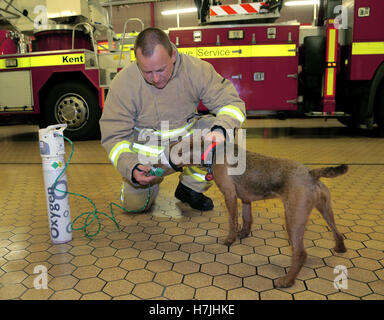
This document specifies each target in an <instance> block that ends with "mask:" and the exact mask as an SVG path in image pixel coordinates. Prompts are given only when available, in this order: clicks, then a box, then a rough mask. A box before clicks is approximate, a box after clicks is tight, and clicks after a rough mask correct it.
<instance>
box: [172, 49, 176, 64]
mask: <svg viewBox="0 0 384 320" xmlns="http://www.w3.org/2000/svg"><path fill="white" fill-rule="evenodd" d="M171 58H172V63H175V62H176V50H172V57H171Z"/></svg>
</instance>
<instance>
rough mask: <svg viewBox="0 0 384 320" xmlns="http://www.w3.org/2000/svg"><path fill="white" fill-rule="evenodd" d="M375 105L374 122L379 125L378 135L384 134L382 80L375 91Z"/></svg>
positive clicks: (383, 88)
mask: <svg viewBox="0 0 384 320" xmlns="http://www.w3.org/2000/svg"><path fill="white" fill-rule="evenodd" d="M376 101H377V102H376V105H375V122H376V124H377V125H378V126H379V129H380V135H381V136H382V135H383V134H384V82H383V83H382V84H381V85H380V87H379V89H378V92H377V100H376Z"/></svg>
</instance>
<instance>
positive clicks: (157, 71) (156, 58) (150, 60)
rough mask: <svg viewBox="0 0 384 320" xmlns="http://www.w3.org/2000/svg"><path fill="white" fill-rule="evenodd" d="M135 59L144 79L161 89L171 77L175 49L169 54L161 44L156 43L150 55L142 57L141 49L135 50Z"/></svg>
mask: <svg viewBox="0 0 384 320" xmlns="http://www.w3.org/2000/svg"><path fill="white" fill-rule="evenodd" d="M136 61H137V64H138V66H139V68H140V70H141V72H142V74H143V77H144V79H145V80H146V81H147V82H149V83H150V84H151V85H153V86H155V87H156V88H158V89H163V88H164V87H165V86H166V85H167V83H168V81H169V79H170V78H171V75H172V72H173V68H174V63H175V61H176V51H173V52H172V57H170V56H169V54H168V52H167V50H166V49H165V48H164V47H163V46H162V45H157V46H156V47H155V50H154V52H153V55H152V56H151V57H144V56H143V55H142V53H141V49H140V48H138V49H137V51H136Z"/></svg>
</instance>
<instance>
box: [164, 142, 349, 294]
mask: <svg viewBox="0 0 384 320" xmlns="http://www.w3.org/2000/svg"><path fill="white" fill-rule="evenodd" d="M185 144H189V149H188V150H189V151H190V154H189V155H187V156H185V149H186V148H185ZM226 144H227V143H223V144H222V145H224V147H226ZM202 146H203V142H202ZM176 147H177V148H176ZM173 148H176V149H177V150H178V151H177V152H176V154H177V155H178V156H181V155H182V154H184V158H183V159H184V162H180V161H179V163H178V164H174V163H173V161H172V160H171V155H172V149H173ZM239 148H240V147H239V146H238V145H236V144H235V145H234V148H233V150H234V151H235V152H234V153H235V155H238V154H239ZM194 149H195V150H194ZM211 149H212V148H211ZM182 150H184V151H182ZM222 150H223V148H222ZM203 151H204V149H203V148H202V147H200V148H194V147H193V140H192V138H189V139H187V140H182V141H179V142H176V143H174V144H171V145H170V151H169V158H168V160H169V163H170V164H171V169H169V168H168V173H169V170H171V171H172V170H177V171H180V168H181V167H183V166H190V165H200V166H203V165H204V162H203V160H202V161H201V162H200V163H193V160H195V159H197V158H199V157H196V155H195V153H196V152H199V153H203ZM174 154H175V152H174ZM244 154H245V156H246V160H245V164H246V169H245V171H244V173H242V174H239V175H230V174H229V173H228V168H230V167H231V166H233V164H230V163H231V162H228V156H227V155H225V156H224V157H223V158H224V161H222V163H216V161H215V158H216V157H215V155H213V159H212V166H211V168H209V169H210V170H209V171H210V172H211V173H212V174H213V180H214V181H215V183H216V185H217V187H218V188H219V189H220V191H221V192H222V194H223V196H224V199H225V204H226V207H227V210H228V214H229V234H228V236H227V238H226V240H225V244H226V245H228V246H230V245H231V244H232V243H233V242H235V241H236V239H237V238H238V237H239V238H240V239H243V238H245V237H247V236H248V235H249V234H250V232H251V228H252V212H251V203H252V201H258V200H266V199H272V198H280V199H281V201H282V202H283V205H284V209H285V223H286V229H287V232H288V237H289V242H290V244H291V246H292V265H291V267H290V269H289V271H288V273H287V274H286V275H285V276H284V277H281V278H278V279H276V280H275V282H274V285H275V287H277V288H287V287H290V286H292V285H293V284H294V282H295V279H296V277H297V275H298V273H299V272H300V270H301V268H302V266H303V264H304V262H305V260H306V257H307V253H306V251H305V248H304V242H303V237H304V231H305V227H306V224H307V221H308V218H309V215H310V213H311V211H312V209H313V208H316V209H317V210H318V211H319V212H320V213H321V215H322V216H323V218H324V219H325V221H326V222H327V224H328V226H329V227H330V229H331V230H332V232H333V236H334V239H335V243H336V245H335V247H334V250H335V252H337V253H343V252H346V247H345V245H344V236H343V235H342V234H341V233H340V232H339V231H338V230H337V227H336V224H335V220H334V214H333V211H332V206H331V195H330V192H329V190H328V188H327V187H326V185H325V184H324V183H322V182H321V181H320V178H322V177H324V178H334V177H337V176H340V175H343V174H345V173H346V172H347V171H348V166H347V165H344V164H343V165H339V166H336V167H323V168H318V169H310V168H308V167H306V166H304V165H303V164H300V163H298V162H295V161H292V160H288V159H280V158H274V157H270V156H266V155H262V154H259V153H256V152H251V151H247V150H245V153H244ZM199 156H200V155H199ZM185 159H187V161H185ZM232 163H233V162H232ZM237 199H240V200H241V202H242V220H243V224H242V228H241V230H239V223H238V204H237Z"/></svg>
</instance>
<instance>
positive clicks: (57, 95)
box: [42, 81, 101, 140]
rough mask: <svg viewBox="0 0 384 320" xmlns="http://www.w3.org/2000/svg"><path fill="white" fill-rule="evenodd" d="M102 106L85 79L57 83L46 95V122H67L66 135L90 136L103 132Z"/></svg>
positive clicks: (75, 137) (75, 136) (74, 137)
mask: <svg viewBox="0 0 384 320" xmlns="http://www.w3.org/2000/svg"><path fill="white" fill-rule="evenodd" d="M100 116H101V109H100V107H99V100H98V97H97V94H96V92H95V90H93V89H92V88H91V87H90V86H89V85H87V84H86V83H84V82H82V81H66V82H62V83H57V84H55V85H54V86H53V87H52V88H51V89H50V90H49V91H48V93H47V95H46V96H45V98H44V99H43V108H42V119H43V123H44V125H45V126H49V125H52V124H58V123H66V124H67V129H66V130H65V131H64V134H65V136H66V137H68V138H69V139H72V140H86V139H92V138H96V137H98V136H99V132H100V127H99V119H100Z"/></svg>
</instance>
